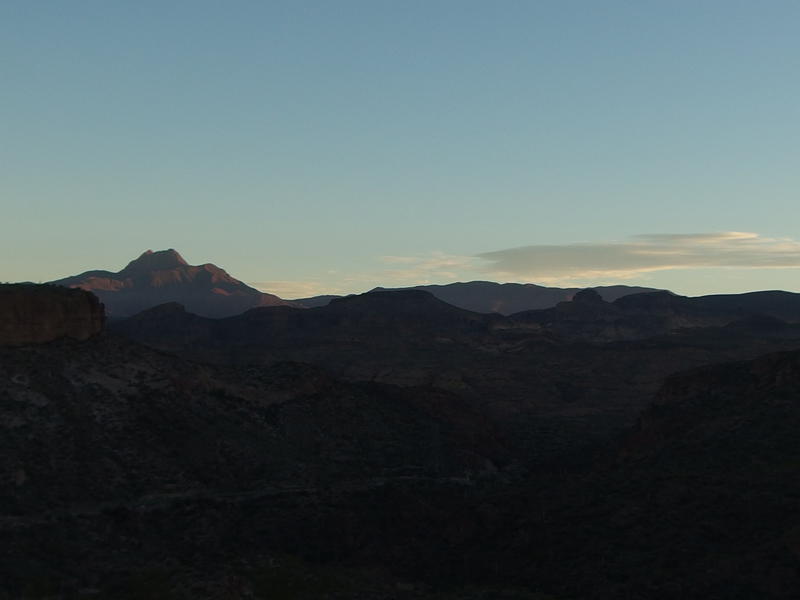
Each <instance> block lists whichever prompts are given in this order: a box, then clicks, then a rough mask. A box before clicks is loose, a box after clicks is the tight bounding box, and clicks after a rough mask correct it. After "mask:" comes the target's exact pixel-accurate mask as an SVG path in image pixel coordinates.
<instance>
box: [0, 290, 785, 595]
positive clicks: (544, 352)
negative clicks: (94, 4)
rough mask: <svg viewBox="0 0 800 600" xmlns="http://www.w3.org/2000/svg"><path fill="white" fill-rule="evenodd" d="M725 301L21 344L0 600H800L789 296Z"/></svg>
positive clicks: (178, 313) (1, 367)
mask: <svg viewBox="0 0 800 600" xmlns="http://www.w3.org/2000/svg"><path fill="white" fill-rule="evenodd" d="M19 291H20V290H19V288H17V289H16V290H15V293H19ZM26 293H31V294H37V296H36V298H37V302H41V301H43V300H42V298H44V297H46V298H47V299H48V301H52V302H55V303H56V304H57V305H58V304H59V302H60V300H58V299H53V294H54V293H55V292H53V290H52V289H51V290H49V291H48V289H47V288H42V289H35V290H28V292H26ZM58 293H61V292H58ZM74 293H83V292H74ZM709 298H712V299H711V300H708V299H681V298H680V297H675V296H671V295H668V294H643V295H639V296H628V297H626V298H622V299H620V300H617V301H615V302H614V303H607V302H603V301H602V300H601V299H600V298H599V297H596V295H592V294H590V293H587V294H582V295H579V296H578V297H576V299H575V300H574V301H573V302H569V303H563V304H561V305H559V306H557V307H556V308H553V309H547V310H543V311H530V312H528V313H520V314H517V315H512V316H510V317H503V316H500V315H478V314H476V313H470V312H468V311H463V310H460V309H456V308H454V307H452V306H449V305H446V304H444V303H440V302H438V301H436V300H435V299H433V298H432V297H430V296H429V295H427V294H425V293H424V292H383V293H376V294H367V295H364V296H359V297H354V298H347V299H342V300H337V301H334V302H333V303H331V305H330V306H326V307H320V308H314V309H294V308H291V307H271V308H262V309H256V310H253V311H249V312H247V313H245V314H243V315H241V316H238V317H231V318H229V319H219V320H215V319H204V318H201V317H196V316H194V315H191V314H190V313H186V312H185V311H183V309H182V308H181V307H178V306H165V307H160V308H157V309H153V310H151V311H148V312H146V313H142V314H140V315H138V316H136V317H133V318H132V319H129V320H128V321H123V322H119V323H117V324H115V325H114V327H113V331H111V332H104V333H99V334H98V333H97V330H96V327H97V326H96V324H95V323H96V319H95V320H92V321H91V322H90V324H89V325H87V327H90V329H87V330H86V331H83V330H75V329H74V328H73V329H70V330H69V331H60V330H58V331H57V332H55V333H53V335H52V336H51V337H52V339H51V341H46V340H42V339H38V338H37V339H36V340H35V341H36V342H38V343H35V344H33V343H28V342H25V343H20V342H18V341H14V342H13V343H12V342H10V343H6V344H5V345H4V346H2V347H0V427H2V436H0V450H1V451H0V477H2V487H0V553H1V554H0V556H1V557H2V559H0V598H3V597H5V598H264V599H267V598H270V599H271V598H354V599H357V598H370V599H373V598H374V599H379V598H389V599H392V598H397V599H414V598H436V599H442V600H444V599H456V598H467V599H469V598H481V599H487V600H488V599H494V598H500V599H502V598H509V599H512V598H514V599H528V600H533V599H540V600H543V599H546V598H547V599H551V600H552V599H557V600H568V599H572V600H579V599H595V598H597V599H600V598H636V599H642V600H644V599H656V600H658V599H662V598H663V599H668V598H669V599H672V598H675V599H678V598H690V599H691V598H698V599H699V598H703V599H709V598H719V599H728V598H735V599H738V598H741V599H752V598H767V599H770V598H772V599H783V598H786V599H788V598H795V597H797V591H798V589H800V579H798V574H799V573H800V510H798V507H800V437H798V435H797V431H798V430H800V352H798V351H796V350H794V349H796V348H800V333H798V325H796V323H797V322H798V321H800V310H798V309H799V308H800V303H798V302H797V301H796V298H795V296H794V295H792V294H788V295H785V294H781V293H765V294H762V295H760V296H759V295H756V296H754V295H744V296H739V297H729V298H725V297H709ZM720 298H721V299H720ZM70 302H72V300H70ZM59 306H60V305H59ZM65 306H66V305H65ZM58 310H61V308H59V309H58ZM65 310H66V309H65ZM92 310H94V309H92ZM15 319H17V318H16V317H15V316H13V315H12V314H10V313H4V315H3V326H4V331H14V332H15V333H14V335H15V336H17V337H15V338H14V340H18V338H19V336H24V335H27V334H26V333H25V332H26V331H29V330H30V329H31V327H34V326H35V324H33V325H32V324H31V323H30V322H28V321H25V322H17V321H15ZM37 331H38V330H37ZM65 336H66V337H65ZM87 337H88V339H83V338H87ZM9 339H10V338H9Z"/></svg>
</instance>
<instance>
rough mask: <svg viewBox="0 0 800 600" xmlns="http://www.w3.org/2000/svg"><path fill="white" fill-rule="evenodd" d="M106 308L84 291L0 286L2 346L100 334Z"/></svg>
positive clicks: (49, 286) (18, 285)
mask: <svg viewBox="0 0 800 600" xmlns="http://www.w3.org/2000/svg"><path fill="white" fill-rule="evenodd" d="M104 322H105V314H104V312H103V305H102V304H100V301H99V300H98V299H97V297H96V296H95V295H94V294H92V293H90V292H85V291H83V290H71V289H67V288H63V287H59V286H55V285H36V284H25V283H18V284H2V285H0V344H4V345H16V344H39V343H43V342H50V341H53V340H56V339H59V338H62V337H70V338H74V339H77V340H85V339H88V338H90V337H91V336H93V335H95V334H97V333H100V331H102V329H103V324H104Z"/></svg>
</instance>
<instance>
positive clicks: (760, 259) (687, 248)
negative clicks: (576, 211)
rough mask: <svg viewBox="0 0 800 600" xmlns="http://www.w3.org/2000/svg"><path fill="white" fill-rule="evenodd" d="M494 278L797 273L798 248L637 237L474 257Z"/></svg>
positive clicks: (691, 237) (741, 240)
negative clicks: (727, 270) (703, 271)
mask: <svg viewBox="0 0 800 600" xmlns="http://www.w3.org/2000/svg"><path fill="white" fill-rule="evenodd" d="M478 258H480V259H482V260H484V261H486V265H485V267H484V268H485V270H486V271H488V272H490V273H492V274H493V275H494V276H499V277H511V278H514V277H516V278H523V279H526V280H536V281H540V282H554V281H564V280H578V279H580V280H585V279H594V280H596V279H630V278H634V277H638V276H640V275H643V274H646V273H651V272H654V271H665V270H673V269H701V268H745V269H747V268H759V269H785V268H798V267H800V242H798V241H795V240H792V239H786V238H784V239H775V238H766V237H761V236H760V235H758V234H756V233H749V232H740V231H723V232H716V233H692V234H647V235H637V236H634V237H632V238H630V239H629V240H627V241H622V242H607V243H584V244H552V245H544V244H542V245H533V246H523V247H519V248H509V249H507V250H497V251H494V252H485V253H483V254H479V255H478Z"/></svg>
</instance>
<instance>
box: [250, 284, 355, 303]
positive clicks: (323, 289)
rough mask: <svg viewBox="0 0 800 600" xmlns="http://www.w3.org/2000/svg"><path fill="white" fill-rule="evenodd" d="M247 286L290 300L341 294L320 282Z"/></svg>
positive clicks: (337, 289)
mask: <svg viewBox="0 0 800 600" xmlns="http://www.w3.org/2000/svg"><path fill="white" fill-rule="evenodd" d="M247 285H251V286H253V287H254V288H256V289H257V290H261V291H262V292H267V293H268V294H275V295H276V296H280V297H281V298H286V299H290V300H291V299H294V298H310V297H311V296H321V295H322V294H338V293H340V292H341V290H340V289H339V288H333V287H331V286H330V285H326V284H325V283H321V282H319V281H251V282H249V283H248V284H247Z"/></svg>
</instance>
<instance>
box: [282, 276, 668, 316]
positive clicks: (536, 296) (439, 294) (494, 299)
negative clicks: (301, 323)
mask: <svg viewBox="0 0 800 600" xmlns="http://www.w3.org/2000/svg"><path fill="white" fill-rule="evenodd" d="M581 289H583V288H559V287H545V286H542V285H536V284H534V283H495V282H493V281H469V282H458V283H449V284H447V285H417V286H413V287H406V288H383V287H376V288H375V289H373V290H372V291H373V292H377V291H387V292H388V291H398V290H422V291H424V292H430V293H431V294H433V295H434V296H435V297H436V298H438V299H439V300H443V301H444V302H447V303H448V304H452V305H453V306H457V307H459V308H464V309H466V310H471V311H474V312H479V313H500V314H501V315H511V314H514V313H517V312H522V311H523V310H536V309H541V308H551V307H553V306H555V305H556V304H558V303H559V302H566V301H569V300H572V298H573V296H575V294H577V293H578V292H580V291H581ZM590 289H593V290H596V291H597V292H598V293H599V294H600V297H601V298H602V299H603V300H605V301H606V302H613V301H614V300H617V299H618V298H622V297H623V296H629V295H630V294H642V293H645V292H657V291H663V290H659V289H656V288H648V287H638V286H629V285H611V286H598V287H593V288H590ZM337 297H338V296H314V297H312V298H301V299H299V300H294V302H295V303H296V304H299V305H301V306H304V307H306V308H314V307H317V306H324V305H326V304H328V302H330V301H331V300H332V299H333V298H337Z"/></svg>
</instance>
